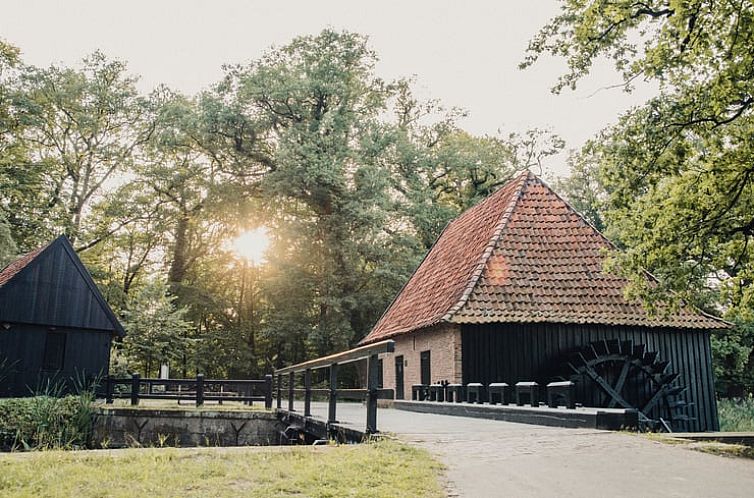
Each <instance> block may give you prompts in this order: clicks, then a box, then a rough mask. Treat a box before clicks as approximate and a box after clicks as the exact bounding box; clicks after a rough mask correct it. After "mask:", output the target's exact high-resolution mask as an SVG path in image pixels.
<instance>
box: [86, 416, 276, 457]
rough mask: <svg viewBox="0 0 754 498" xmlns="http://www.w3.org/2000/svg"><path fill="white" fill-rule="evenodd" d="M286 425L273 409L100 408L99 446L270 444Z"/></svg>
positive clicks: (97, 422) (96, 429) (97, 423)
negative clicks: (267, 410) (269, 410)
mask: <svg viewBox="0 0 754 498" xmlns="http://www.w3.org/2000/svg"><path fill="white" fill-rule="evenodd" d="M282 429H284V427H282V425H281V423H280V422H279V421H278V419H277V416H276V414H275V413H274V412H266V411H259V412H256V411H223V410H211V409H209V410H194V409H189V410H179V409H175V410H173V409H149V408H121V407H118V408H111V407H104V408H99V409H98V410H97V414H96V417H95V422H94V443H95V445H97V446H106V447H110V448H120V447H125V446H260V445H261V446H268V445H276V444H279V431H280V430H282Z"/></svg>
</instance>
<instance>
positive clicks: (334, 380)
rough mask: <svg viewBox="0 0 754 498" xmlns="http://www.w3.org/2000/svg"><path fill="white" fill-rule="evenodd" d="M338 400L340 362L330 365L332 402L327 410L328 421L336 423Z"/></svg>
mask: <svg viewBox="0 0 754 498" xmlns="http://www.w3.org/2000/svg"><path fill="white" fill-rule="evenodd" d="M337 400H338V364H337V363H333V364H332V365H330V400H329V401H330V402H329V406H328V410H327V423H328V424H336V423H337V422H338V419H337V418H335V415H336V414H335V405H336V403H337Z"/></svg>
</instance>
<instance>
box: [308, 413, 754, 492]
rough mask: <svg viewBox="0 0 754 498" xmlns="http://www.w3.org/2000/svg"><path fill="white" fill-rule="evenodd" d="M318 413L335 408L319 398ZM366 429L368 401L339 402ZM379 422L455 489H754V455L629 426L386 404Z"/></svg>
mask: <svg viewBox="0 0 754 498" xmlns="http://www.w3.org/2000/svg"><path fill="white" fill-rule="evenodd" d="M314 405H315V406H314V407H313V412H314V415H315V416H321V417H322V418H325V417H324V415H325V414H326V412H327V409H326V406H325V405H324V404H320V403H315V404H314ZM338 419H339V420H340V421H341V422H346V423H348V424H349V425H353V427H354V428H357V429H363V428H364V425H365V421H366V412H365V409H364V408H363V407H362V406H361V405H358V404H348V403H343V404H339V405H338ZM378 427H379V428H380V430H381V431H388V432H393V433H395V434H397V435H398V437H399V438H400V439H402V440H404V441H407V442H409V443H412V444H416V445H419V446H421V447H424V448H426V449H427V450H429V451H430V452H431V453H433V454H434V455H435V456H437V457H438V458H439V459H440V460H441V461H442V462H443V463H445V465H446V466H447V468H448V471H447V481H448V482H447V487H448V494H449V496H460V497H468V498H485V497H498V496H499V497H503V496H505V497H508V496H511V497H520V496H526V497H540V496H542V497H544V496H547V497H550V496H563V497H567V496H579V497H592V496H594V497H604V496H611V497H624V496H625V497H644V496H647V497H649V496H652V497H654V496H662V497H675V496H678V497H687V496H703V497H729V496H735V497H738V496H740V497H752V496H754V460H744V459H738V458H730V457H721V456H715V455H709V454H705V453H700V452H698V451H693V450H690V449H688V448H684V447H682V446H672V445H668V444H665V443H660V442H657V441H652V440H649V439H647V438H645V437H643V436H639V435H635V434H627V433H616V432H608V431H597V430H592V429H563V428H557V427H541V426H534V425H526V424H514V423H510V422H500V421H494V420H483V419H472V418H465V417H452V416H446V415H433V414H424V413H414V412H407V411H402V410H394V409H382V408H381V409H380V410H379V412H378Z"/></svg>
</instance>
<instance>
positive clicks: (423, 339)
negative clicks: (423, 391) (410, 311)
mask: <svg viewBox="0 0 754 498" xmlns="http://www.w3.org/2000/svg"><path fill="white" fill-rule="evenodd" d="M393 340H394V341H395V353H390V354H382V355H380V358H381V359H382V370H383V372H382V379H383V386H384V387H385V388H386V389H395V377H396V375H395V357H396V356H403V383H404V399H411V386H412V385H413V384H419V383H420V382H421V368H420V366H421V363H420V355H421V353H422V351H430V381H431V383H435V382H437V381H441V380H447V381H449V382H451V383H453V382H457V383H460V382H461V329H460V327H459V326H458V325H454V324H445V323H444V324H439V325H436V326H435V327H431V328H429V329H424V330H421V331H419V332H414V333H412V334H406V335H402V336H398V337H395V338H394V339H393Z"/></svg>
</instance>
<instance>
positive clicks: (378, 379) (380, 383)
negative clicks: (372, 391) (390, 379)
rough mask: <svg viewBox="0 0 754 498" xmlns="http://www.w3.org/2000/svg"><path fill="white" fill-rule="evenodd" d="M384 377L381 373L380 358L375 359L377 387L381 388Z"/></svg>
mask: <svg viewBox="0 0 754 498" xmlns="http://www.w3.org/2000/svg"><path fill="white" fill-rule="evenodd" d="M384 381H385V377H384V374H383V373H382V359H379V360H377V387H378V388H380V389H382V386H383V385H384Z"/></svg>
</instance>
